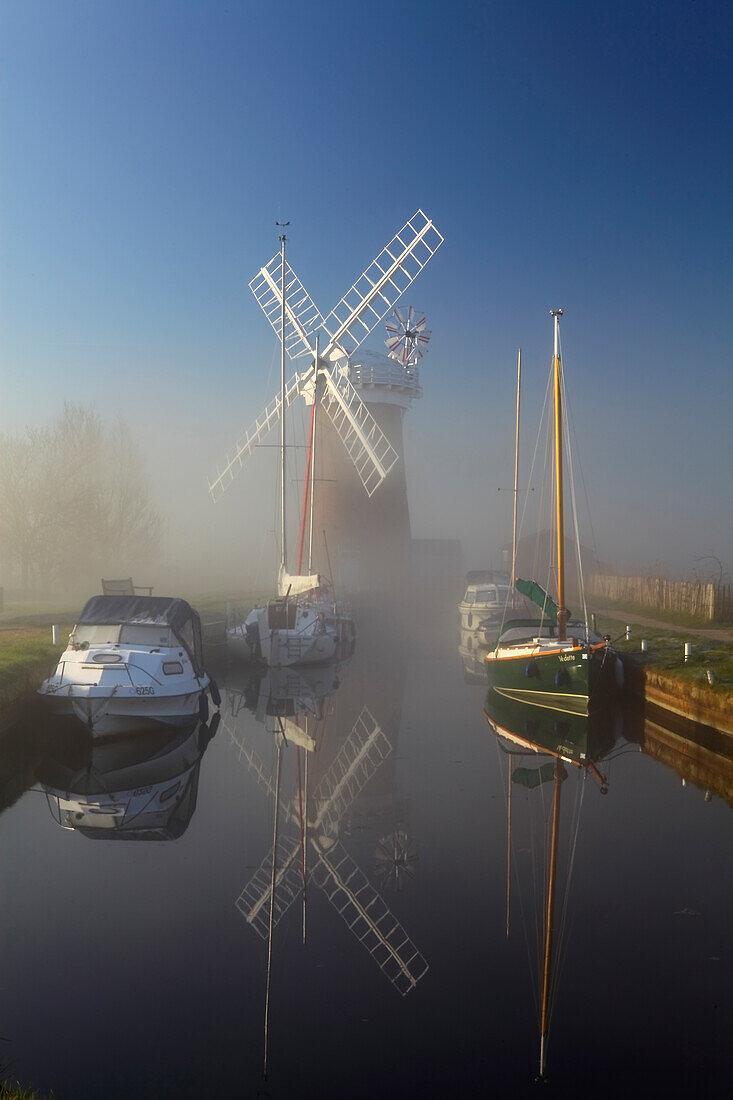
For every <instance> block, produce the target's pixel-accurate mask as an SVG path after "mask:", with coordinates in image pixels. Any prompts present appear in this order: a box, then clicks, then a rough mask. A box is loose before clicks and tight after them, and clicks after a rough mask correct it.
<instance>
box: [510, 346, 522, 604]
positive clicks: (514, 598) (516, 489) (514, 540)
mask: <svg viewBox="0 0 733 1100" xmlns="http://www.w3.org/2000/svg"><path fill="white" fill-rule="evenodd" d="M521 380H522V349H521V348H520V349H519V350H518V352H517V420H516V426H515V429H514V522H513V525H512V609H514V608H515V607H516V606H517V590H516V587H515V586H516V583H517V498H518V494H519V398H520V392H521Z"/></svg>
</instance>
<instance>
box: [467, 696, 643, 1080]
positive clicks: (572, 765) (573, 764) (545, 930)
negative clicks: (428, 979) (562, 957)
mask: <svg viewBox="0 0 733 1100" xmlns="http://www.w3.org/2000/svg"><path fill="white" fill-rule="evenodd" d="M484 713H485V715H486V719H487V721H488V723H489V726H490V727H491V729H492V730H493V731H494V733H495V734H496V736H497V739H498V744H499V748H500V749H501V750H503V752H504V753H505V754H506V757H507V877H506V934H507V937H509V932H510V924H511V911H510V905H511V884H512V866H511V864H512V856H513V852H514V850H515V849H514V843H513V840H512V790H513V789H515V788H522V789H523V790H524V791H526V801H527V802H528V803H529V816H530V817H532V816H534V817H535V818H536V817H537V816H539V817H540V818H541V822H540V825H539V834H540V835H539V836H537V835H531V836H530V841H529V843H530V846H531V847H530V851H531V855H532V862H533V865H534V864H535V862H537V863H539V861H540V859H543V860H544V864H545V867H546V879H545V882H544V887H543V895H542V897H541V898H539V897H535V898H534V904H535V908H536V911H537V925H538V927H541V928H542V934H541V936H540V938H539V941H538V959H537V963H538V981H539V990H538V995H539V996H538V1010H539V1012H538V1015H539V1034H540V1052H539V1071H538V1075H537V1078H536V1080H538V1081H546V1080H547V1045H548V1038H549V1027H550V1017H551V1010H552V997H553V993H554V991H555V989H556V987H557V977H558V976H557V973H556V969H557V966H556V960H555V956H556V955H557V954H558V953H559V951H558V948H559V947H560V942H559V941H560V940H561V939H562V932H563V928H564V924H565V919H566V907H567V902H568V895H569V886H570V877H571V874H572V867H573V857H574V853H575V846H576V843H577V838H578V827H579V824H580V808H581V805H582V798H583V794H584V781H585V779H586V777H587V776H591V777H592V778H593V779H594V780H595V781H596V785H597V788H598V789H599V790H600V793H601V794H606V793H607V791H608V784H607V781H606V777H605V776H604V775H603V774H602V772H601V771H600V769H599V767H598V765H599V764H600V763H601V762H602V760H603V758H604V757H605V756H607V755H608V753H609V752H610V751H611V749H612V748H613V746H614V744H615V742H616V740H617V738H618V736H619V734H620V732H621V729H622V715H621V713H620V712H611V711H606V712H603V713H594V714H591V715H578V714H565V713H559V712H558V711H556V710H550V709H547V708H544V707H538V706H531V705H527V704H524V703H520V702H517V701H515V700H513V699H508V698H507V697H506V696H503V695H500V694H499V693H498V692H496V691H494V690H491V691H489V693H488V695H487V697H486V703H485V707H484ZM573 773H575V775H576V778H578V779H579V780H580V784H581V785H580V788H579V790H577V791H576V794H577V796H578V797H577V801H576V806H575V812H574V814H573V828H572V829H571V836H570V844H569V851H568V853H567V865H566V866H565V867H564V873H565V876H566V885H565V890H564V898H563V906H562V909H561V912H560V913H559V914H558V913H557V912H556V898H557V895H558V878H559V863H560V859H559V843H558V842H559V833H560V806H561V798H562V789H563V787H564V785H565V783H566V781H567V780H568V779H569V778H570V776H571V775H572V774H573ZM545 784H552V799H551V802H550V806H549V820H548V819H547V818H546V814H547V811H548V806H547V800H546V798H545V795H544V787H545ZM538 845H539V847H541V848H542V849H543V850H542V851H539V850H538ZM516 877H517V880H518V881H519V876H516ZM519 885H520V888H521V885H522V884H521V882H520V883H519ZM536 893H539V891H536ZM540 910H541V912H540Z"/></svg>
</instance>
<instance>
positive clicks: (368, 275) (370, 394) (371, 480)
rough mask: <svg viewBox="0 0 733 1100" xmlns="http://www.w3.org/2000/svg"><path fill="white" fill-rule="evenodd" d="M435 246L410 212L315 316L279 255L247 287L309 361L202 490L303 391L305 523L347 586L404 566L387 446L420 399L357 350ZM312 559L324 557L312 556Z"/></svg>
mask: <svg viewBox="0 0 733 1100" xmlns="http://www.w3.org/2000/svg"><path fill="white" fill-rule="evenodd" d="M442 243H443V237H442V235H441V234H440V233H439V232H438V230H437V229H436V228H435V226H434V225H433V223H432V221H430V219H429V218H427V217H426V215H425V214H424V213H423V212H422V210H418V211H417V212H416V213H415V214H414V215H413V217H412V218H410V220H409V221H408V222H406V224H405V225H404V226H403V227H402V229H400V231H399V232H398V233H396V234H395V236H394V237H393V238H392V240H391V241H389V242H388V244H387V245H386V246H385V247H384V248H383V249H382V250H381V252H380V253H379V254H378V255H377V256H376V258H375V259H374V260H373V261H372V263H371V264H370V265H369V266H368V267H367V268H366V270H365V271H364V272H363V273H362V274H361V275H360V276H359V278H358V279H357V280H356V282H355V283H354V284H353V285H352V287H351V288H350V289H349V290H348V291H347V293H346V294H345V295H344V296H343V298H342V299H341V301H340V302H338V304H337V305H336V306H335V307H334V308H333V310H332V311H331V313H329V314H328V316H327V317H326V318H325V319H324V318H323V317H322V315H321V313H320V312H319V310H318V309H317V307H316V305H315V304H314V302H313V299H312V298H311V297H310V295H309V294H308V292H307V291H306V290H305V288H304V286H303V284H302V283H301V281H300V279H299V278H298V277H297V275H296V274H295V272H294V271H293V269H292V267H291V266H290V264H289V263H285V262H284V259H283V256H282V254H281V252H277V253H276V254H275V255H274V256H273V258H272V259H271V260H270V261H269V263H268V264H266V265H265V266H264V267H262V268H261V269H260V271H259V272H258V273H257V275H256V276H255V278H254V279H253V280H252V282H251V283H250V288H251V290H252V292H253V294H254V296H255V298H256V299H257V301H258V302H259V304H260V306H261V308H262V310H263V312H264V314H265V316H266V317H267V319H268V321H269V322H270V324H271V326H272V328H273V329H274V331H275V333H276V334H277V336H278V338H279V339H280V340H281V341H282V343H283V346H284V350H285V352H287V355H288V356H289V357H290V359H292V360H296V359H304V360H305V362H306V363H307V364H308V365H307V366H306V367H305V369H304V370H301V371H296V373H295V374H294V375H293V376H292V378H291V379H290V381H289V382H287V383H286V384H284V386H283V388H282V392H281V393H280V394H278V395H277V396H276V397H275V398H274V399H273V400H272V401H271V402H270V404H269V405H268V406H267V407H266V408H265V409H264V410H263V412H262V413H261V414H260V416H258V417H257V419H256V420H255V421H254V423H253V424H252V425H251V426H250V427H249V428H248V429H247V431H246V432H245V433H244V435H243V436H242V437H241V439H240V440H239V441H238V443H237V445H236V447H235V450H234V453H233V454H232V456H231V457H230V458H229V459H228V460H227V463H226V465H225V467H224V469H223V471H222V472H221V473H219V474H218V476H217V477H216V478H215V480H214V481H213V482H212V483H211V484H210V485H209V491H210V493H211V495H212V497H213V499H214V500H217V499H218V498H219V497H220V496H221V494H222V493H223V492H224V490H225V489H226V488H227V487H228V486H229V484H230V483H231V482H232V480H233V479H234V477H235V476H236V474H237V472H238V471H239V469H240V468H241V467H242V465H243V464H244V462H245V460H246V459H247V457H248V456H249V455H250V454H251V453H252V451H253V450H254V448H255V447H256V446H258V445H259V444H260V443H261V442H262V440H263V439H264V438H265V436H266V435H267V434H268V433H269V431H270V430H271V429H272V428H273V427H275V425H276V424H277V423H278V422H279V420H280V418H281V416H283V415H284V410H285V409H287V408H288V407H289V405H291V404H292V403H293V402H294V401H295V400H297V398H299V397H302V398H303V399H304V400H305V402H306V404H308V405H310V406H311V407H313V406H315V407H316V408H317V411H318V414H319V415H318V424H319V427H318V432H317V436H316V438H317V440H319V442H318V443H317V447H318V451H319V453H318V457H317V460H316V468H315V478H314V480H315V482H316V484H317V492H316V494H315V501H316V506H315V520H314V529H315V531H316V532H317V533H318V532H322V531H325V532H326V537H327V548H325V549H327V552H328V556H329V557H330V558H334V559H335V560H333V562H332V564H333V566H334V572H335V573H337V578H336V579H337V580H340V579H341V577H340V576H339V575H338V574H343V575H344V576H343V580H344V581H345V587H347V588H351V589H352V590H353V589H355V588H360V589H365V588H366V589H367V590H368V589H371V588H373V587H375V585H376V584H377V583H378V582H379V581H380V579H381V578H382V577H383V575H384V570H385V568H388V567H389V566H390V565H391V567H392V579H393V580H396V579H398V578H399V577H400V575H401V574H402V572H403V570H404V569H405V568H406V565H407V559H408V555H409V515H408V512H407V491H406V485H405V478H404V466H403V464H402V463H401V462H400V461H399V459H400V451H399V450H398V449H397V448H400V449H401V445H402V416H403V415H404V411H405V409H406V408H407V407H409V404H410V402H411V401H412V399H413V397H415V396H419V384H418V382H417V379H416V375H415V374H414V372H410V370H409V369H408V368H407V367H405V366H402V365H399V366H398V365H397V364H396V363H394V362H393V361H391V360H384V361H381V362H379V363H375V361H374V357H373V356H370V355H368V354H365V353H361V352H360V351H359V348H360V345H361V344H362V342H363V341H364V339H365V338H366V337H367V336H368V335H369V333H370V332H372V331H373V330H374V329H375V328H376V326H377V325H378V324H379V323H380V321H382V320H383V319H384V317H385V316H386V315H387V314H388V313H389V312H390V311H391V310H393V309H394V307H395V306H396V303H397V301H398V300H399V299H400V297H401V296H402V294H403V293H404V292H405V291H406V290H407V289H408V287H409V286H410V285H411V284H412V282H413V281H414V280H415V278H416V277H417V276H418V275H419V274H420V272H421V271H422V269H423V268H424V267H425V265H426V264H427V263H428V262H429V260H430V259H431V258H432V256H433V255H434V254H435V252H436V251H437V249H438V248H439V247H440V245H441V244H442ZM281 272H283V273H284V274H283V275H282V277H281ZM283 285H284V294H283V292H282V289H281V288H282V286H283ZM391 335H392V334H391ZM370 363H371V365H370ZM385 364H386V368H385ZM321 410H322V411H323V412H325V414H326V415H325V416H321V415H320V412H321ZM375 414H376V415H375ZM395 441H396V445H395ZM344 452H346V456H347V457H348V459H349V460H350V462H345V461H344V457H345V456H344ZM388 474H389V475H390V481H394V483H395V484H394V486H392V487H391V491H390V492H389V493H388V494H386V493H385V490H384V488H382V489H380V486H381V485H382V482H383V481H384V480H385V478H387V475H388ZM377 489H380V491H379V492H378V493H377V492H376V490H377ZM376 532H382V533H383V537H382V538H381V539H379V538H377V537H376ZM390 547H392V552H391V553H390V551H389V548H390ZM320 564H321V568H323V566H324V565H325V564H326V563H325V562H324V561H323V560H322V555H321V561H320Z"/></svg>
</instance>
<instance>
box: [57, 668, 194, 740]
mask: <svg viewBox="0 0 733 1100" xmlns="http://www.w3.org/2000/svg"><path fill="white" fill-rule="evenodd" d="M207 686H208V679H207V681H206V684H205V685H202V688H199V689H197V690H196V691H193V692H191V691H189V692H186V693H185V694H181V695H157V696H154V697H151V696H143V697H139V696H138V695H137V694H136V693H134V692H135V689H134V688H131V689H126V690H127V692H129V694H123V692H121V691H120V692H114V693H109V692H104V691H99V690H98V689H96V690H95V687H94V686H89V685H86V684H70V685H68V686H65V688H63V689H61V690H59V691H55V692H53V694H50V693H47V692H43V691H42V692H41V693H40V694H42V695H43V696H44V698H45V700H46V703H47V706H48V708H49V710H50V711H51V713H52V714H55V715H58V716H59V717H70V718H76V719H78V720H79V721H80V722H81V723H83V725H85V726H86V727H87V729H89V730H90V731H91V732H92V734H93V735H94V736H95V737H98V736H99V737H101V736H106V735H109V734H117V733H126V732H132V731H134V730H141V729H146V728H149V727H152V726H182V725H185V724H186V723H188V722H190V721H191V720H192V719H195V718H197V717H198V716H199V712H200V707H201V705H202V704H201V696H202V695H205V693H206V687H207Z"/></svg>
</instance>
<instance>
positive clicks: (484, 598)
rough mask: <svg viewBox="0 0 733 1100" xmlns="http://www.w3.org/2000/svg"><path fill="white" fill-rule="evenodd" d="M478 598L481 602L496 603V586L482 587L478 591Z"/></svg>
mask: <svg viewBox="0 0 733 1100" xmlns="http://www.w3.org/2000/svg"><path fill="white" fill-rule="evenodd" d="M476 600H477V601H478V602H479V603H496V588H495V587H493V586H492V587H491V588H481V589H479V591H478V592H477V593H476Z"/></svg>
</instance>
